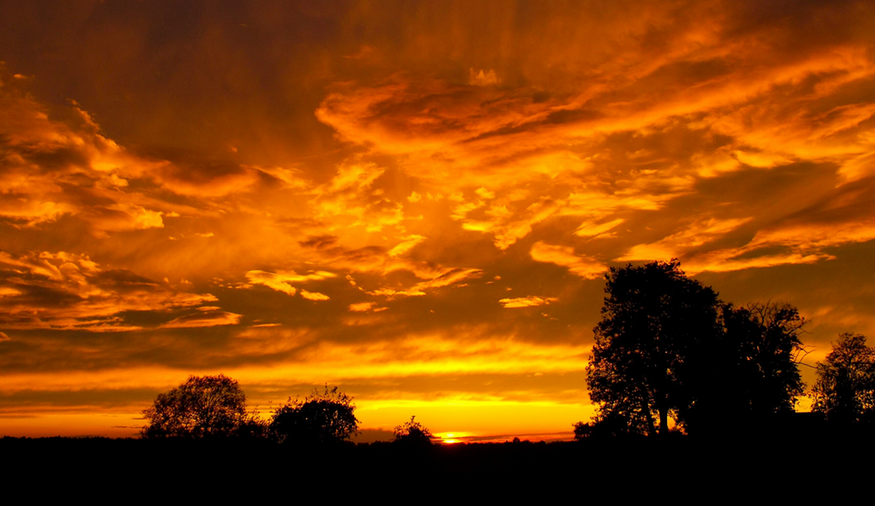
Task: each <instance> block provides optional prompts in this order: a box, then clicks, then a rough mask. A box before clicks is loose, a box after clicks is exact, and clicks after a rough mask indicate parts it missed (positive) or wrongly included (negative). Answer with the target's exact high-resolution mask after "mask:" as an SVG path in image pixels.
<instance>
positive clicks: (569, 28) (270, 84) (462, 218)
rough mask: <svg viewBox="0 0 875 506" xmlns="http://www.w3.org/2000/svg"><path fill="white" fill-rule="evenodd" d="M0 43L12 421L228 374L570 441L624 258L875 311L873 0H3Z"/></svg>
mask: <svg viewBox="0 0 875 506" xmlns="http://www.w3.org/2000/svg"><path fill="white" fill-rule="evenodd" d="M0 61H2V64H0V435H3V434H8V435H55V434H105V435H114V436H128V435H134V434H136V432H137V427H138V426H140V425H142V424H143V421H142V420H139V419H137V417H138V416H139V415H138V413H139V412H140V411H141V410H142V409H144V408H145V407H147V406H148V405H149V403H150V402H151V401H152V400H153V399H154V398H155V395H156V394H157V393H158V392H160V391H166V390H168V389H170V388H172V387H174V386H176V385H178V384H180V383H181V382H183V381H184V380H185V379H186V378H187V377H188V375H189V374H216V373H220V372H221V373H225V374H226V375H228V376H231V377H233V378H235V379H237V380H239V381H240V383H241V386H242V387H243V389H244V391H245V392H246V393H247V396H248V398H249V399H250V403H251V404H253V405H256V404H257V405H258V406H259V407H260V408H261V410H262V411H263V412H265V413H267V412H269V411H270V409H272V407H273V406H276V405H277V404H278V403H281V402H283V401H285V400H286V399H287V398H288V397H290V396H291V397H295V396H301V397H303V396H305V395H306V394H308V393H309V392H310V391H311V390H312V389H313V388H314V387H315V386H317V385H322V384H325V383H328V384H331V385H339V386H340V388H341V390H343V391H344V392H346V393H348V394H350V395H352V396H354V398H355V402H356V404H357V405H358V411H357V415H358V417H359V419H360V420H361V422H362V423H361V426H362V427H364V428H371V429H378V428H383V429H391V428H392V427H394V426H395V425H398V424H401V423H403V422H404V421H406V420H408V419H409V417H410V415H416V416H417V421H419V422H421V423H423V424H424V425H425V426H427V427H428V428H430V429H431V430H432V432H435V433H445V432H454V433H457V434H458V433H464V434H471V435H480V436H488V435H515V434H521V435H524V434H535V433H547V432H567V433H568V435H570V431H571V424H572V423H574V422H576V421H579V420H585V419H587V418H588V417H589V416H590V414H591V413H592V407H591V406H590V405H589V399H588V396H587V392H586V384H585V374H584V368H585V366H586V361H587V357H588V352H589V349H590V346H591V345H592V328H593V326H594V325H595V324H596V323H597V321H598V318H599V309H600V307H601V301H602V297H603V287H604V280H603V278H602V276H603V274H604V272H605V271H606V270H607V269H608V268H609V267H610V266H619V265H624V264H625V263H627V262H633V263H640V262H645V261H652V260H668V259H670V258H672V257H677V258H679V259H680V260H681V266H682V268H683V269H684V270H685V271H686V272H687V273H688V274H690V275H692V276H695V277H696V278H697V279H699V280H700V281H702V282H703V283H705V284H707V285H710V286H713V287H714V289H715V290H716V291H718V292H719V293H720V296H721V298H722V299H723V300H726V301H730V302H733V303H735V304H744V303H748V302H766V301H769V300H771V301H779V302H787V303H791V304H793V305H796V306H797V307H798V308H799V310H800V312H801V314H802V315H804V316H805V318H806V319H807V320H809V321H810V323H809V324H808V325H807V327H806V329H807V331H808V332H807V333H806V334H805V335H804V336H803V340H804V342H805V343H806V344H807V345H808V347H809V349H810V350H812V353H811V354H810V355H808V357H807V358H806V359H805V363H807V364H810V365H813V364H814V363H815V362H817V361H818V360H821V359H822V358H823V357H824V356H825V354H826V353H827V352H828V351H829V348H830V341H831V340H833V339H835V337H836V335H837V333H839V332H858V333H863V334H868V335H870V336H872V335H875V295H873V294H875V288H873V286H875V285H873V283H872V279H873V276H875V267H873V263H872V258H875V242H873V239H875V192H873V189H875V177H873V176H875V118H873V114H875V8H873V6H872V4H871V3H869V2H853V1H847V2H842V1H836V2H829V3H825V2H819V1H809V2H806V1H790V0H787V1H775V2H758V1H757V2H755V1H695V2H683V1H677V2H664V1H658V2H657V1H627V2H624V1H618V2H601V1H592V2H583V1H582V2H569V3H565V2H537V1H531V2H523V1H520V2H512V1H509V0H508V1H497V2H478V1H473V2H472V1H463V2H449V1H448V2H430V1H429V2H427V1H423V2H417V1H409V0H405V1H394V2H393V1H379V2H364V1H358V2H321V1H313V2H285V1H277V2H252V3H251V4H250V3H249V2H238V1H234V2H231V1H228V2H221V1H203V2H199V1H190V2H159V1H156V2H122V1H113V0H107V1H103V2H96V1H95V2H89V1H84V0H83V1H78V2H60V3H59V2H52V1H46V2H42V1H29V2H19V1H0ZM802 373H803V377H804V379H805V380H806V382H807V383H808V384H811V383H812V381H813V376H812V371H811V369H810V368H808V367H803V368H802Z"/></svg>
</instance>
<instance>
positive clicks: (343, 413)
mask: <svg viewBox="0 0 875 506" xmlns="http://www.w3.org/2000/svg"><path fill="white" fill-rule="evenodd" d="M354 412H355V404H353V402H352V397H350V396H348V395H347V394H345V393H343V392H340V391H339V389H338V387H332V388H329V387H328V385H325V388H324V391H322V392H320V391H319V390H315V391H314V392H313V393H312V394H311V395H309V396H307V397H306V398H305V399H304V400H299V399H297V398H296V399H294V400H292V399H291V398H289V400H288V402H286V403H285V404H283V405H282V406H280V407H278V408H277V409H276V410H275V411H274V412H273V413H272V415H271V417H270V419H269V420H263V419H261V418H259V417H258V415H257V413H255V412H254V411H252V410H250V409H249V408H248V407H247V406H246V395H245V394H244V393H243V390H242V389H241V388H240V385H239V384H238V383H237V381H236V380H233V379H231V378H229V377H227V376H225V375H224V374H219V375H217V376H190V377H189V378H188V380H186V381H185V382H184V383H183V384H181V385H180V386H178V387H176V388H174V389H172V390H170V391H169V392H167V393H162V394H159V395H158V397H157V398H156V399H155V402H154V403H153V404H152V406H150V407H148V408H146V409H145V410H143V416H144V417H145V418H146V420H148V423H147V424H146V426H145V427H143V429H142V431H141V434H142V436H143V437H144V438H146V439H165V438H175V439H210V440H215V439H228V438H259V439H267V440H272V441H275V442H277V443H282V444H287V445H328V444H337V443H342V442H344V441H347V440H348V439H350V438H351V437H352V436H353V435H355V434H356V433H357V431H358V423H359V420H358V419H357V418H356V417H355V414H354ZM414 418H415V417H413V416H411V417H410V421H409V422H406V423H404V424H402V425H399V426H397V427H396V428H395V432H394V441H395V442H396V443H398V444H403V445H430V444H431V439H432V435H431V432H430V431H429V430H428V429H427V428H425V427H424V426H422V425H421V424H420V423H419V422H415V421H414Z"/></svg>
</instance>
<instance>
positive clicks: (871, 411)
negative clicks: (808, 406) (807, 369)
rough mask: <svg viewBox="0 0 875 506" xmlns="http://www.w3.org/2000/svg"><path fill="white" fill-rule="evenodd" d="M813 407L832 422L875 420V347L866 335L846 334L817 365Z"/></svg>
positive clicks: (812, 395)
mask: <svg viewBox="0 0 875 506" xmlns="http://www.w3.org/2000/svg"><path fill="white" fill-rule="evenodd" d="M811 397H812V399H813V401H814V403H813V405H812V410H813V411H816V412H819V413H823V414H824V416H825V417H826V419H827V420H828V421H829V422H832V423H855V422H872V421H875V348H872V347H871V346H868V345H867V344H866V337H865V336H862V335H859V334H851V333H845V334H841V335H840V336H839V339H838V341H837V342H835V343H833V346H832V351H831V352H830V353H829V354H828V355H827V356H826V360H825V361H823V362H818V364H817V380H816V382H815V383H814V387H813V388H812V392H811Z"/></svg>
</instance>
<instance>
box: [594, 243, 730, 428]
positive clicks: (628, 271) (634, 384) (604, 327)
mask: <svg viewBox="0 0 875 506" xmlns="http://www.w3.org/2000/svg"><path fill="white" fill-rule="evenodd" d="M605 278H606V281H607V283H606V286H605V293H606V294H607V296H606V297H605V300H604V306H603V307H602V311H601V312H602V319H601V321H600V322H599V324H598V325H597V326H596V327H595V329H594V333H595V344H594V346H593V348H592V354H591V357H590V362H589V365H588V366H587V369H586V373H587V385H588V388H589V391H590V398H591V399H592V401H593V402H594V403H597V404H598V409H599V414H598V416H597V420H599V419H604V420H607V419H612V420H616V419H617V418H618V417H619V418H621V419H623V420H625V422H626V425H627V427H629V429H630V430H631V431H632V432H637V433H644V434H656V433H657V427H658V428H659V432H660V433H666V432H668V429H669V427H668V419H669V415H670V414H675V415H676V414H677V412H678V410H680V409H682V408H683V407H684V406H683V404H682V403H684V402H687V401H688V397H689V396H688V395H685V394H684V393H683V392H682V390H681V387H682V385H683V381H682V378H683V375H684V373H685V369H686V368H688V364H687V358H688V356H689V355H690V354H691V353H692V352H693V350H694V348H695V347H696V344H697V343H699V342H701V341H703V340H710V339H714V338H715V337H716V336H717V334H718V332H719V329H718V326H717V323H716V322H717V311H718V306H719V301H718V299H717V294H716V293H715V292H714V290H712V289H711V288H710V287H705V286H703V285H702V284H701V283H699V282H698V281H695V280H692V279H689V278H687V277H686V275H685V274H684V273H683V271H681V269H680V263H679V262H678V261H676V260H672V261H671V262H653V263H649V264H647V265H644V266H640V267H634V266H632V265H631V264H630V265H628V266H626V267H623V268H611V270H610V272H609V273H608V274H606V275H605Z"/></svg>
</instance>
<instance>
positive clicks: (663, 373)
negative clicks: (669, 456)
mask: <svg viewBox="0 0 875 506" xmlns="http://www.w3.org/2000/svg"><path fill="white" fill-rule="evenodd" d="M605 278H606V285H605V293H606V296H605V300H604V305H603V307H602V310H601V314H602V318H601V321H600V322H599V324H598V325H597V326H596V327H595V329H594V334H595V344H594V345H593V348H592V354H591V357H590V361H589V364H588V365H587V368H586V375H587V387H588V390H589V392H590V398H591V400H592V402H593V403H594V404H596V406H597V412H596V415H595V416H594V417H593V419H592V420H591V421H590V422H587V423H584V422H579V423H577V424H575V429H574V433H575V437H576V438H577V439H583V438H589V437H593V436H599V435H620V434H641V435H656V434H668V433H669V432H670V431H682V432H684V433H687V434H709V433H711V434H716V433H719V434H726V433H727V432H744V431H751V430H756V429H757V428H758V427H761V426H763V425H765V424H771V423H774V421H775V420H776V417H779V416H781V415H785V414H788V413H793V412H794V407H795V405H796V402H797V399H798V397H799V396H801V395H803V393H804V391H805V390H804V389H805V385H804V384H803V382H802V378H801V375H800V373H799V368H798V363H799V362H800V361H801V358H802V357H804V356H805V354H806V353H807V350H805V348H804V347H803V345H802V342H801V340H800V338H799V336H800V334H801V333H802V331H803V327H804V325H805V323H806V321H805V319H804V318H803V317H801V316H800V315H799V312H798V310H797V309H796V308H795V307H793V306H791V305H789V304H777V303H772V302H768V303H765V304H762V303H751V304H748V305H746V306H741V307H736V306H733V305H732V304H730V303H726V302H723V301H721V300H720V299H719V298H718V296H717V293H716V292H715V291H714V290H713V289H712V288H711V287H707V286H704V285H702V284H701V283H700V282H698V281H696V280H694V279H690V278H688V277H687V276H686V275H685V274H684V272H683V271H682V270H681V269H680V263H679V262H678V261H677V260H672V261H670V262H653V263H649V264H646V265H643V266H632V265H631V264H630V265H627V266H626V267H622V268H611V270H610V272H609V273H608V274H606V275H605ZM817 374H818V379H817V382H816V384H815V386H814V388H813V390H812V393H811V396H812V398H813V400H814V404H813V410H814V411H815V412H819V413H823V414H824V415H825V418H826V419H827V420H828V421H829V422H836V423H861V422H869V421H871V420H872V419H873V413H875V350H873V349H872V348H869V347H868V346H866V345H865V337H863V336H859V335H853V334H844V335H842V336H840V338H839V341H838V342H837V343H836V344H835V345H834V347H833V351H832V353H830V354H829V355H828V356H827V359H826V362H824V363H820V364H818V365H817ZM670 422H671V423H670Z"/></svg>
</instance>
